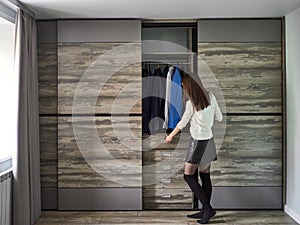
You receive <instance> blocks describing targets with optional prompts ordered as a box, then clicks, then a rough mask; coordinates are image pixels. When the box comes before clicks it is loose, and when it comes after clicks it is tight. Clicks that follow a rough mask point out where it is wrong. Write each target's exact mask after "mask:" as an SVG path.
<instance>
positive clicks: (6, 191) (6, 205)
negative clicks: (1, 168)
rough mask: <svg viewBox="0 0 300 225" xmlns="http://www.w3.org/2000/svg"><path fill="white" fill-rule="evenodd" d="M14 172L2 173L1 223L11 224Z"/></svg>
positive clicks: (0, 183)
mask: <svg viewBox="0 0 300 225" xmlns="http://www.w3.org/2000/svg"><path fill="white" fill-rule="evenodd" d="M11 208H12V173H11V172H8V173H5V174H3V175H0V225H11Z"/></svg>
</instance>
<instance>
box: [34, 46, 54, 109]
mask: <svg viewBox="0 0 300 225" xmlns="http://www.w3.org/2000/svg"><path fill="white" fill-rule="evenodd" d="M37 50H38V80H39V81H38V82H39V113H40V114H57V44H38V47H37Z"/></svg>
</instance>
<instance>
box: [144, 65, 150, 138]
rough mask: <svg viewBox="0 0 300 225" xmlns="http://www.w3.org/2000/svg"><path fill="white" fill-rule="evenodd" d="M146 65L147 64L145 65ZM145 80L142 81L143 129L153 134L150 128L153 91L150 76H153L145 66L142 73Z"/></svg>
mask: <svg viewBox="0 0 300 225" xmlns="http://www.w3.org/2000/svg"><path fill="white" fill-rule="evenodd" d="M145 67H146V66H145ZM142 76H143V78H145V79H143V82H142V89H143V92H142V121H143V122H142V131H143V133H146V134H151V132H150V129H149V122H150V116H151V115H150V113H149V112H150V111H151V97H150V96H151V93H149V91H151V90H152V88H151V85H152V84H151V82H150V79H149V77H151V76H152V74H151V71H150V70H149V68H143V74H142Z"/></svg>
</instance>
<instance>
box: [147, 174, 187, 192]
mask: <svg viewBox="0 0 300 225" xmlns="http://www.w3.org/2000/svg"><path fill="white" fill-rule="evenodd" d="M149 176H151V175H150V174H149ZM152 176H153V177H154V176H157V175H156V174H152ZM146 177H147V176H143V184H144V187H145V188H154V189H188V188H189V187H188V185H187V184H186V182H185V181H184V179H183V173H178V174H175V175H172V174H162V175H161V177H159V178H157V181H158V182H157V183H154V184H149V185H146V184H147V180H146ZM144 179H145V180H144ZM145 185H146V186H145Z"/></svg>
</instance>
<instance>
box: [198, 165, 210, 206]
mask: <svg viewBox="0 0 300 225" xmlns="http://www.w3.org/2000/svg"><path fill="white" fill-rule="evenodd" d="M200 178H201V181H202V188H203V190H204V192H205V193H206V196H207V198H208V201H209V202H210V200H211V193H212V184H211V179H210V166H208V167H207V168H206V169H205V170H202V171H200Z"/></svg>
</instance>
